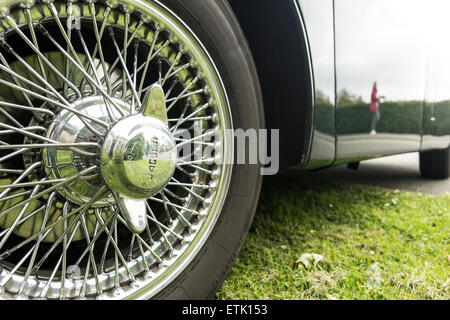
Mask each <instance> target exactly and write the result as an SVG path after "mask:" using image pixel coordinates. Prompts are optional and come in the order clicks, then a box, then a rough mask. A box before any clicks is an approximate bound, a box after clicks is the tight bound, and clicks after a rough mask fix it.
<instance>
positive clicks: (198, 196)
mask: <svg viewBox="0 0 450 320" xmlns="http://www.w3.org/2000/svg"><path fill="white" fill-rule="evenodd" d="M170 180H171V181H174V182H175V183H178V184H180V182H179V181H178V180H177V179H175V178H173V177H172V179H170ZM179 186H180V185H179ZM181 188H182V189H183V190H186V191H187V192H189V193H190V194H191V195H193V196H194V197H196V198H197V199H198V200H200V201H205V198H203V197H202V196H200V195H199V194H197V193H195V192H194V191H192V189H189V188H188V187H186V186H181Z"/></svg>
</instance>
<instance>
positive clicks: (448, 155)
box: [420, 147, 450, 179]
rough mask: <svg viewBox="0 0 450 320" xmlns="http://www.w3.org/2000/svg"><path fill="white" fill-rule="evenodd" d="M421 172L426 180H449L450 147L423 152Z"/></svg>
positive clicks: (421, 155) (421, 154)
mask: <svg viewBox="0 0 450 320" xmlns="http://www.w3.org/2000/svg"><path fill="white" fill-rule="evenodd" d="M420 171H421V173H422V176H423V177H424V178H430V179H448V178H449V177H450V147H449V148H447V149H443V150H431V151H425V152H421V153H420Z"/></svg>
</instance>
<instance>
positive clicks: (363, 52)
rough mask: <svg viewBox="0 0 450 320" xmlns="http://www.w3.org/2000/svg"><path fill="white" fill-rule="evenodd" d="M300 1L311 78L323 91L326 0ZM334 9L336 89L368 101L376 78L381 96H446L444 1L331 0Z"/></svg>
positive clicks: (448, 30) (448, 68) (448, 44)
mask: <svg viewBox="0 0 450 320" xmlns="http://www.w3.org/2000/svg"><path fill="white" fill-rule="evenodd" d="M300 4H301V7H302V11H303V13H304V17H305V20H306V21H305V23H306V27H307V29H308V33H309V38H310V42H311V51H312V54H313V57H314V56H315V57H317V61H315V66H314V69H315V70H314V71H315V76H316V82H317V83H318V84H319V85H321V83H323V84H322V86H324V88H323V89H324V90H325V91H327V90H330V88H329V86H330V85H332V83H330V81H329V76H328V75H327V73H329V70H330V67H331V66H332V61H330V59H329V55H330V52H331V51H330V46H331V48H332V38H330V37H329V36H328V35H325V33H328V32H327V30H329V28H328V27H329V24H330V22H329V21H327V19H328V20H329V18H328V17H329V15H330V12H331V5H332V0H300ZM335 8H336V59H337V60H336V61H337V82H338V91H340V90H341V89H343V88H345V89H347V90H348V91H350V92H351V93H354V94H357V95H361V96H362V98H363V99H364V100H366V101H368V100H369V99H370V93H371V89H372V84H373V82H374V81H377V82H378V90H379V93H380V95H384V96H386V99H387V100H423V99H424V98H425V99H427V100H428V101H439V100H446V99H450V19H449V17H450V1H449V0H335ZM317 21H322V24H321V25H322V27H320V26H315V25H314V24H317V23H316V22H317ZM317 80H318V81H317ZM325 87H328V88H325ZM317 89H322V88H317Z"/></svg>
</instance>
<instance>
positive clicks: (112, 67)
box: [108, 21, 144, 75]
mask: <svg viewBox="0 0 450 320" xmlns="http://www.w3.org/2000/svg"><path fill="white" fill-rule="evenodd" d="M143 24H144V22H143V21H139V23H138V25H137V26H136V29H135V30H134V32H133V34H132V35H131V36H130V39H129V40H128V42H127V44H126V46H125V48H124V49H123V50H122V51H120V54H119V57H120V56H122V55H123V52H124V50H128V47H129V46H130V44H131V42H132V41H133V40H134V38H135V37H136V34H137V33H138V31H139V29H140V28H141V27H142V25H143ZM119 62H120V58H116V60H115V61H114V62H113V64H112V65H111V66H110V67H109V70H108V73H109V74H110V75H111V74H112V73H113V71H114V69H115V68H116V66H117V64H118V63H119ZM141 67H143V66H141ZM138 70H139V69H138Z"/></svg>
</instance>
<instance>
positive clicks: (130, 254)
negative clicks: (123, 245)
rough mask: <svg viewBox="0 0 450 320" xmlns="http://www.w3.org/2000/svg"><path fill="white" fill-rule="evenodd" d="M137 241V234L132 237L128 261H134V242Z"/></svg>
mask: <svg viewBox="0 0 450 320" xmlns="http://www.w3.org/2000/svg"><path fill="white" fill-rule="evenodd" d="M135 240H136V234H135V233H133V235H132V236H131V242H130V247H129V248H128V256H127V261H131V260H133V249H134V241H135ZM116 241H117V240H116Z"/></svg>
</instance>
